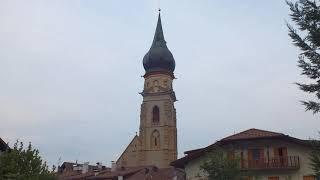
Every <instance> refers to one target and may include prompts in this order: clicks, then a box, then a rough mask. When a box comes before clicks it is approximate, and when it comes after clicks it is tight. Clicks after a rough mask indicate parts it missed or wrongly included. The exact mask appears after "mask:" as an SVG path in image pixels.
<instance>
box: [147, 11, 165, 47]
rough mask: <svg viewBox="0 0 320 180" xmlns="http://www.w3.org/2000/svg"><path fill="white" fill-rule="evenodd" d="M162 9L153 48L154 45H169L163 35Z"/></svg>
mask: <svg viewBox="0 0 320 180" xmlns="http://www.w3.org/2000/svg"><path fill="white" fill-rule="evenodd" d="M160 11H161V9H159V15H158V23H157V27H156V32H155V34H154V38H153V42H152V45H151V48H153V47H167V45H166V41H165V40H164V36H163V30H162V24H161V15H160Z"/></svg>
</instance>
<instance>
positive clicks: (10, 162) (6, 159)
mask: <svg viewBox="0 0 320 180" xmlns="http://www.w3.org/2000/svg"><path fill="white" fill-rule="evenodd" d="M0 179H14V180H51V179H55V176H54V173H53V172H50V171H49V169H48V166H47V164H46V162H43V160H42V158H41V156H40V155H39V151H38V150H37V149H34V148H33V147H32V145H31V143H29V145H28V147H27V148H24V147H23V143H22V142H19V141H18V140H17V142H16V143H15V144H14V147H13V149H8V150H7V151H5V152H4V153H2V154H1V155H0Z"/></svg>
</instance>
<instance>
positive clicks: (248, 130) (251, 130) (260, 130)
mask: <svg viewBox="0 0 320 180" xmlns="http://www.w3.org/2000/svg"><path fill="white" fill-rule="evenodd" d="M257 132H258V133H261V134H260V135H258V134H257V135H256V136H253V137H252V135H253V134H255V133H257ZM262 133H269V134H268V135H266V134H265V135H263V134H262ZM241 135H247V138H259V137H270V136H285V134H283V133H279V132H273V131H268V130H262V129H256V128H250V129H247V130H244V131H241V132H239V133H236V134H233V135H230V136H227V137H225V138H222V139H221V140H220V141H224V140H231V139H234V138H235V137H237V136H241ZM243 138H244V137H242V138H241V137H239V138H236V139H243Z"/></svg>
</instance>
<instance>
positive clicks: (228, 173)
mask: <svg viewBox="0 0 320 180" xmlns="http://www.w3.org/2000/svg"><path fill="white" fill-rule="evenodd" d="M200 169H202V170H203V171H204V172H206V173H207V174H208V180H217V179H219V180H239V179H241V177H242V175H243V174H242V173H241V169H240V159H239V158H237V157H234V158H228V157H227V156H226V155H225V154H224V153H223V151H222V150H221V149H220V148H216V149H214V150H213V151H211V152H210V153H209V154H208V159H207V160H206V161H205V162H204V163H203V164H202V165H201V166H200Z"/></svg>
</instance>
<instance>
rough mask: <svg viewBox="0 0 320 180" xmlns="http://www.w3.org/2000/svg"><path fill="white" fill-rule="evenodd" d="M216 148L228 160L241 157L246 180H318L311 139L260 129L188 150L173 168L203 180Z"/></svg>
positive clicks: (193, 178) (174, 163) (188, 179)
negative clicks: (312, 159) (311, 158)
mask: <svg viewBox="0 0 320 180" xmlns="http://www.w3.org/2000/svg"><path fill="white" fill-rule="evenodd" d="M217 146H218V147H220V148H221V149H223V151H224V152H225V154H227V155H228V156H229V157H234V156H237V157H239V159H240V162H239V163H240V168H241V171H242V172H250V174H251V176H249V177H247V179H250V180H257V179H259V180H315V177H314V176H313V171H312V169H311V167H310V159H309V153H310V152H311V150H312V145H311V143H310V141H309V140H301V139H298V138H294V137H291V136H288V135H285V134H282V133H277V132H270V131H265V130H259V129H249V130H246V131H243V132H240V133H237V134H234V135H231V136H228V137H226V138H223V139H221V140H220V141H217V142H216V143H214V144H212V145H209V146H207V147H205V148H200V149H195V150H191V151H187V152H185V156H184V157H182V158H180V159H178V160H176V161H173V162H172V163H171V165H173V166H175V167H177V168H184V170H185V172H186V179H187V180H204V179H206V173H205V172H203V171H202V170H201V169H200V166H201V165H202V164H203V163H204V162H205V161H206V160H207V158H208V153H210V152H211V151H213V149H215V148H216V147H217Z"/></svg>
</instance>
